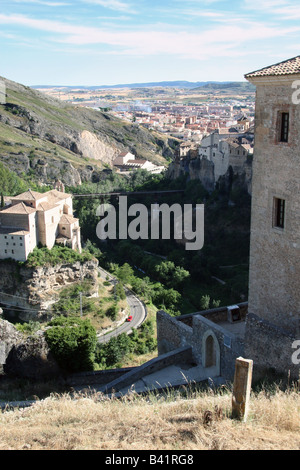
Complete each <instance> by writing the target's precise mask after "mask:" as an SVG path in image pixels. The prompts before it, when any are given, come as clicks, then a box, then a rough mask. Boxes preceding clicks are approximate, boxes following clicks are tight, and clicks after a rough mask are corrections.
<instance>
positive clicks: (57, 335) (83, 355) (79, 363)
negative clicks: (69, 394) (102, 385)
mask: <svg viewBox="0 0 300 470" xmlns="http://www.w3.org/2000/svg"><path fill="white" fill-rule="evenodd" d="M48 326H50V327H51V328H49V329H48V330H46V332H45V338H46V341H47V343H48V345H49V347H50V350H51V352H52V353H53V355H54V357H55V358H56V360H57V362H58V363H59V365H60V366H61V367H62V368H63V369H65V370H68V371H71V372H75V371H84V370H90V369H92V368H93V363H94V358H95V356H94V353H95V349H96V345H97V335H96V330H95V328H94V327H93V326H92V325H91V323H90V321H89V320H82V319H80V318H74V317H68V318H66V317H57V318H55V319H53V320H52V321H51V322H50V323H49V324H48Z"/></svg>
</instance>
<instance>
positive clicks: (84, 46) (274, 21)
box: [0, 0, 300, 86]
mask: <svg viewBox="0 0 300 470" xmlns="http://www.w3.org/2000/svg"><path fill="white" fill-rule="evenodd" d="M295 3H296V2H294V1H291V0H232V1H227V0H184V1H181V0H163V1H162V0H159V1H158V0H151V1H150V0H76V1H69V0H9V1H8V0H2V1H1V4H0V64H1V68H0V76H4V77H6V78H8V79H10V80H14V81H17V82H20V83H23V84H25V85H28V86H33V85H53V86H55V85H66V86H76V85H81V86H93V85H99V86H100V85H108V86H109V85H111V86H113V85H116V84H119V83H124V84H129V83H145V82H161V81H177V80H187V81H191V82H197V81H243V80H244V74H245V73H248V72H251V71H253V70H256V69H259V68H261V67H264V66H268V65H271V64H273V63H277V62H280V61H282V60H286V59H289V58H291V57H294V56H297V55H300V22H299V20H300V9H299V6H297V5H295Z"/></svg>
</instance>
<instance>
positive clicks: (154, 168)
mask: <svg viewBox="0 0 300 470" xmlns="http://www.w3.org/2000/svg"><path fill="white" fill-rule="evenodd" d="M113 166H114V167H115V168H117V169H119V170H120V171H128V170H137V169H142V170H147V171H149V173H153V174H154V173H161V172H162V171H164V170H165V167H164V166H163V165H161V166H158V165H154V163H152V162H149V161H148V160H141V159H137V158H135V155H133V154H132V153H130V152H124V153H120V155H118V157H116V158H115V159H114V161H113Z"/></svg>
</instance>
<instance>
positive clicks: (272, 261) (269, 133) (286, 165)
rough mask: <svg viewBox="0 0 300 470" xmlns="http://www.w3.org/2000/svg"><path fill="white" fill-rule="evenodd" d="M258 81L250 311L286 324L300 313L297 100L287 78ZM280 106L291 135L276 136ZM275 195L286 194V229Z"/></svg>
mask: <svg viewBox="0 0 300 470" xmlns="http://www.w3.org/2000/svg"><path fill="white" fill-rule="evenodd" d="M280 79H281V82H282V84H281V85H277V84H276V82H275V84H261V85H260V84H258V86H257V96H256V117H255V122H256V130H255V149H254V159H253V181H252V226H251V250H250V278H249V311H251V312H252V313H254V314H257V315H259V316H260V317H262V318H263V319H265V320H268V321H270V322H273V323H275V324H277V325H279V326H284V327H285V328H286V329H287V330H289V329H291V330H293V329H294V326H293V324H294V322H295V320H296V319H297V318H298V317H299V315H300V288H299V279H300V236H299V234H300V165H299V148H300V106H299V105H295V104H293V103H292V101H291V100H292V92H293V89H292V87H291V83H292V82H291V80H290V79H288V78H284V77H280ZM281 112H289V113H290V126H289V141H288V143H284V142H279V138H278V137H279V136H278V133H279V129H278V126H279V124H278V120H279V116H280V113H281ZM274 198H280V199H284V200H285V226H284V229H280V228H276V227H275V226H274V220H273V217H274Z"/></svg>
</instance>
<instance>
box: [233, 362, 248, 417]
mask: <svg viewBox="0 0 300 470" xmlns="http://www.w3.org/2000/svg"><path fill="white" fill-rule="evenodd" d="M252 370H253V361H252V360H251V359H243V358H242V357H238V358H237V359H236V361H235V373H234V382H233V396H232V417H233V418H237V419H240V420H242V421H244V422H245V421H247V415H248V409H249V401H250V391H251V382H252Z"/></svg>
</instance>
